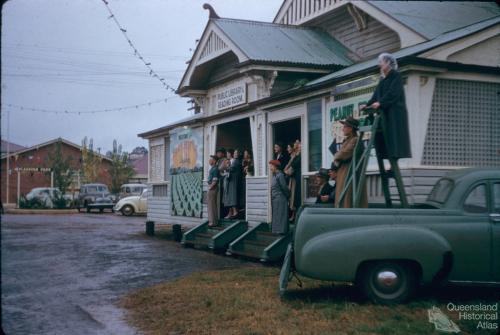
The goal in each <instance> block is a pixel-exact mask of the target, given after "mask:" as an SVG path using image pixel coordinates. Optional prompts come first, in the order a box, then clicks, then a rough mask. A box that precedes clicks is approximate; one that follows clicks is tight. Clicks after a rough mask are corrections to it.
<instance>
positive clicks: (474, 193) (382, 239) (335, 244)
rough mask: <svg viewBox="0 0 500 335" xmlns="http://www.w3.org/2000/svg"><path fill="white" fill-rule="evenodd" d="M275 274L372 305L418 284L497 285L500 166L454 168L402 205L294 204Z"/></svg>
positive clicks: (396, 298) (395, 299)
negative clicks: (327, 285) (353, 289)
mask: <svg viewBox="0 0 500 335" xmlns="http://www.w3.org/2000/svg"><path fill="white" fill-rule="evenodd" d="M293 234H294V235H293V239H292V241H293V242H292V243H291V244H290V245H289V246H288V250H287V253H286V255H285V261H284V263H283V267H282V269H281V275H280V291H281V293H282V294H284V293H285V290H286V287H287V283H288V280H289V278H290V273H298V274H300V275H303V276H306V277H309V278H314V279H319V280H325V281H338V282H352V283H355V284H356V286H357V287H358V288H359V289H360V290H361V291H362V292H363V293H364V295H365V296H366V297H367V298H369V299H370V300H372V301H373V302H375V303H381V304H391V303H400V302H404V301H407V300H409V299H410V298H411V297H412V295H413V294H414V293H415V292H416V289H417V288H418V286H419V285H430V284H462V285H463V284H468V285H471V284H472V285H490V286H491V285H494V286H500V169H493V168H491V169H488V168H481V169H461V170H456V171H454V172H451V173H448V174H447V175H445V176H444V177H443V178H441V179H440V180H438V182H437V184H435V186H434V188H433V189H432V191H431V193H430V195H429V196H428V198H427V201H426V202H425V203H423V204H420V205H415V206H413V207H410V208H332V207H324V206H318V205H316V206H315V205H306V206H304V207H302V209H301V212H300V214H299V216H298V218H297V221H296V227H295V230H294V233H293Z"/></svg>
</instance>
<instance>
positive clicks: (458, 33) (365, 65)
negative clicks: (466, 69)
mask: <svg viewBox="0 0 500 335" xmlns="http://www.w3.org/2000/svg"><path fill="white" fill-rule="evenodd" d="M499 23H500V16H497V17H494V18H492V19H489V20H486V21H483V22H479V23H476V24H472V25H470V26H468V27H465V28H461V29H458V30H455V31H451V32H448V33H444V34H442V35H440V36H438V37H436V38H435V39H433V40H430V41H427V42H423V43H420V44H417V45H413V46H410V47H407V48H404V49H401V50H399V51H396V52H394V53H393V55H394V56H395V57H396V58H403V57H407V56H413V55H418V54H421V53H423V52H425V51H427V50H430V49H432V48H435V47H438V46H440V45H443V44H445V43H448V42H451V41H454V40H457V39H460V38H462V37H465V36H468V35H470V34H473V33H476V32H479V31H481V30H484V29H487V28H489V27H492V26H494V25H496V24H499ZM377 64H378V59H377V58H374V59H371V60H368V61H365V62H361V63H357V64H355V65H352V66H349V67H347V68H345V69H342V70H340V71H336V72H332V73H330V74H328V75H326V76H323V77H321V78H318V79H316V80H313V81H310V82H309V83H307V84H306V86H311V85H316V84H321V83H324V82H326V81H330V80H334V79H336V78H341V77H344V76H347V75H349V74H352V73H356V72H359V71H363V70H365V69H369V68H376V67H377Z"/></svg>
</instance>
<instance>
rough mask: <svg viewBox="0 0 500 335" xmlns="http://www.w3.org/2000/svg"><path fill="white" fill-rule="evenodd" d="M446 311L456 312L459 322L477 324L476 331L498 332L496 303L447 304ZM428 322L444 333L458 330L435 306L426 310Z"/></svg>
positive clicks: (457, 331)
mask: <svg viewBox="0 0 500 335" xmlns="http://www.w3.org/2000/svg"><path fill="white" fill-rule="evenodd" d="M446 309H447V310H448V311H450V312H458V319H459V320H467V321H472V322H477V325H476V328H477V329H490V330H498V303H494V304H482V303H479V304H470V305H456V304H454V303H451V302H450V303H448V304H447V305H446ZM427 312H428V314H429V322H430V323H433V324H434V327H435V328H436V330H439V331H442V332H446V333H459V332H460V328H458V326H457V325H456V324H455V323H454V322H453V321H452V320H450V318H449V317H448V316H447V315H446V314H444V313H443V312H442V311H441V310H440V309H439V308H437V307H436V306H432V308H430V309H428V310H427Z"/></svg>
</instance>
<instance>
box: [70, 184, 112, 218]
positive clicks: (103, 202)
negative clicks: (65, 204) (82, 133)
mask: <svg viewBox="0 0 500 335" xmlns="http://www.w3.org/2000/svg"><path fill="white" fill-rule="evenodd" d="M113 200H114V198H113V196H112V195H111V194H110V193H109V190H108V187H107V186H106V185H104V184H99V183H94V184H85V185H82V187H80V192H79V194H78V198H77V200H76V208H77V209H78V211H79V212H80V210H81V209H86V210H87V213H90V211H91V210H92V209H98V210H99V212H101V213H102V212H104V210H105V209H110V210H111V211H113V207H114V202H113Z"/></svg>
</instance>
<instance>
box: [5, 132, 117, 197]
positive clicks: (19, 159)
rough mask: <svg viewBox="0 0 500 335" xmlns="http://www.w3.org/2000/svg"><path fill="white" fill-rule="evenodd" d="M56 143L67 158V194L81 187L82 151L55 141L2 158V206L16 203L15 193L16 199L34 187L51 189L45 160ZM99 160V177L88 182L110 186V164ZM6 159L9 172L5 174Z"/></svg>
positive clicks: (47, 163)
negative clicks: (70, 176)
mask: <svg viewBox="0 0 500 335" xmlns="http://www.w3.org/2000/svg"><path fill="white" fill-rule="evenodd" d="M58 142H59V143H61V152H62V154H63V155H64V156H66V157H71V163H70V165H71V171H70V172H71V174H72V175H73V183H72V185H71V186H70V189H69V190H68V192H74V191H77V190H78V189H79V187H80V183H83V180H82V178H81V168H82V147H81V146H79V145H77V144H74V143H71V142H69V141H67V140H65V139H62V138H57V139H54V140H52V141H48V142H45V143H41V144H38V145H35V146H32V147H30V148H24V149H21V150H19V151H16V152H13V153H10V154H9V156H7V154H4V155H2V157H1V170H0V173H1V188H0V194H1V198H2V203H4V204H5V203H16V201H17V197H18V193H19V195H21V194H26V193H28V192H29V191H30V190H31V189H32V188H34V187H50V186H51V179H52V178H51V172H50V162H49V159H48V157H49V154H50V153H51V152H53V151H54V150H55V149H56V145H57V143H58ZM99 156H100V157H101V161H100V167H99V175H98V178H97V180H93V181H92V182H100V183H104V184H106V185H108V186H110V185H111V176H110V174H109V172H108V170H109V168H110V167H111V160H110V159H109V158H107V157H105V156H103V155H99ZM7 159H9V171H7ZM7 176H8V178H9V179H8V183H7ZM7 184H8V185H7ZM7 197H8V199H7Z"/></svg>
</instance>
